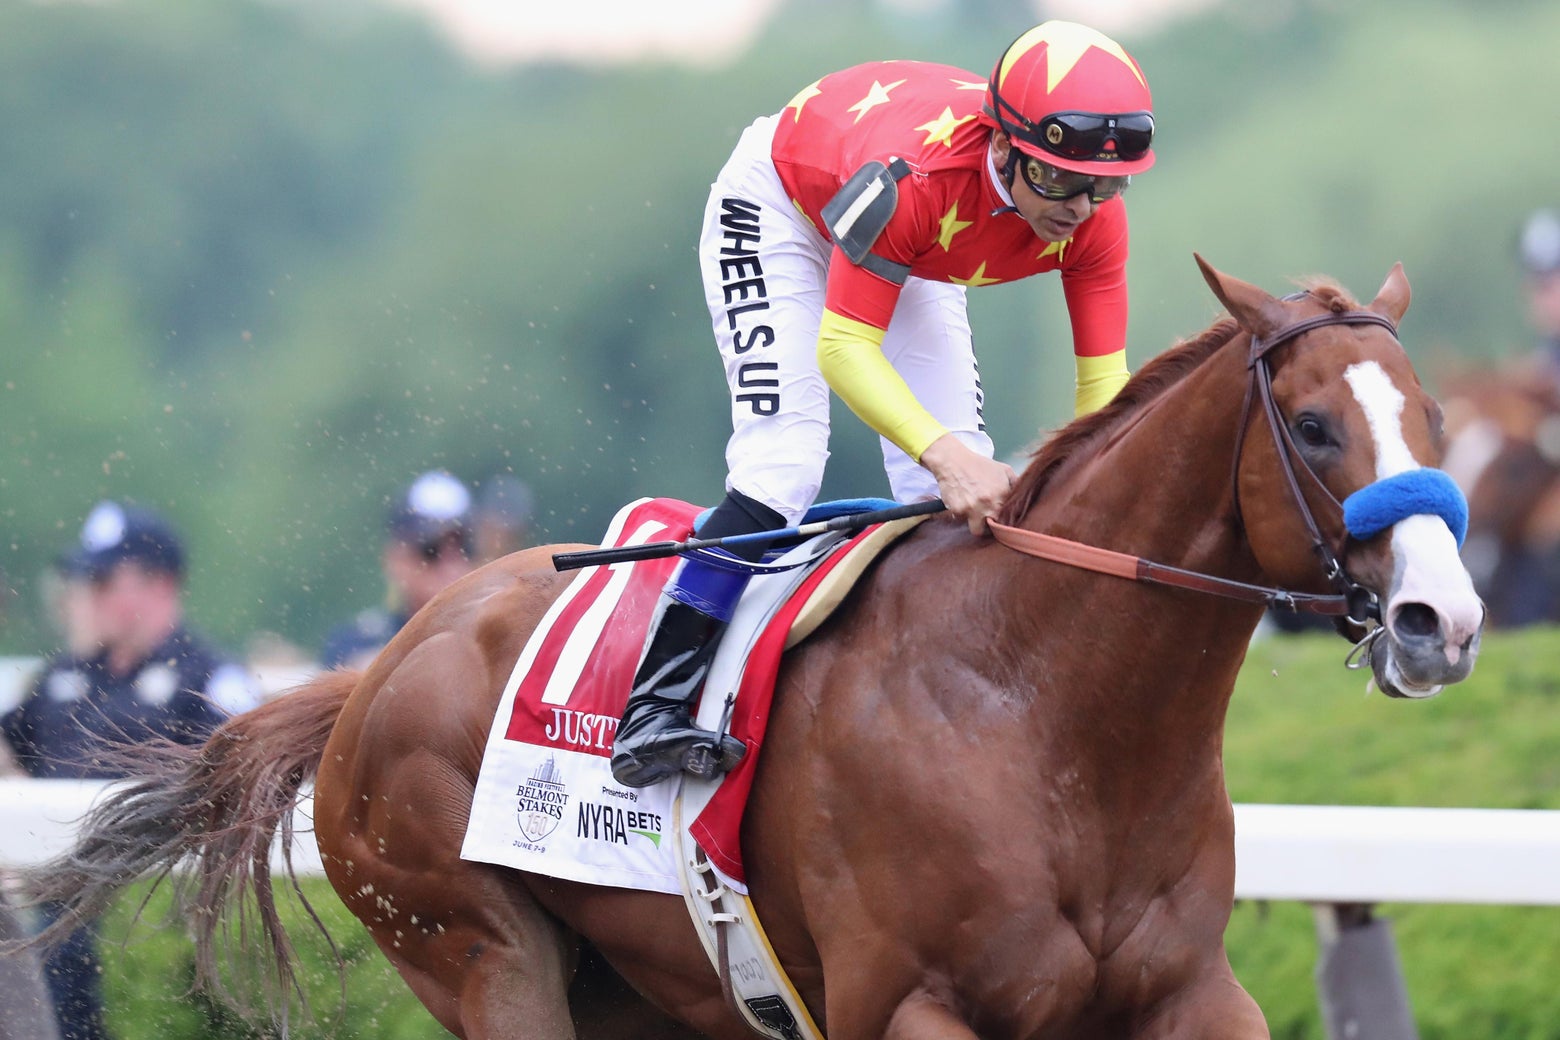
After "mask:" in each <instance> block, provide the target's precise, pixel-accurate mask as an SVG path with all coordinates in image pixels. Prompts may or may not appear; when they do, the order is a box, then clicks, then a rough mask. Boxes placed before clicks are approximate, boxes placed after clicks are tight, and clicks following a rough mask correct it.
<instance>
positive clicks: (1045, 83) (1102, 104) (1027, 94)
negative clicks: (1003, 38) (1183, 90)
mask: <svg viewBox="0 0 1560 1040" xmlns="http://www.w3.org/2000/svg"><path fill="white" fill-rule="evenodd" d="M983 116H984V121H985V122H986V123H988V124H989V125H991V126H995V127H998V128H1000V129H1002V130H1003V131H1005V132H1006V133H1007V135H1008V137H1009V138H1011V139H1012V141H1013V144H1014V145H1015V146H1017V149H1018V150H1019V151H1021V152H1023V153H1024V154H1026V155H1033V156H1035V157H1036V158H1038V159H1042V160H1044V161H1045V162H1047V163H1049V164H1051V165H1052V166H1055V167H1058V168H1059V169H1063V170H1071V171H1073V172H1075V173H1091V174H1102V175H1105V176H1124V175H1128V174H1134V173H1141V172H1143V171H1144V170H1146V169H1148V168H1149V167H1150V166H1152V165H1154V152H1153V150H1152V149H1151V148H1150V147H1149V145H1150V142H1151V141H1152V139H1153V136H1154V113H1153V96H1152V95H1151V94H1150V93H1149V89H1148V80H1147V79H1146V78H1144V76H1143V70H1142V69H1140V68H1138V64H1137V62H1136V61H1133V60H1132V56H1131V55H1130V54H1128V53H1127V52H1126V51H1125V50H1123V49H1122V47H1121V45H1120V44H1119V43H1117V42H1116V41H1115V40H1112V39H1111V38H1110V37H1109V36H1106V35H1105V34H1104V33H1102V32H1099V31H1097V30H1095V29H1090V28H1089V27H1088V26H1086V25H1079V24H1077V23H1076V22H1062V21H1050V22H1042V23H1041V24H1039V25H1037V26H1035V27H1034V28H1033V29H1030V30H1029V31H1028V32H1026V33H1024V35H1022V36H1020V37H1019V38H1018V39H1016V40H1014V41H1013V43H1012V44H1011V45H1009V47H1008V49H1007V50H1006V51H1004V52H1003V54H1002V57H1001V59H1000V60H999V61H998V62H997V67H996V68H995V69H993V70H992V73H991V81H990V82H989V83H988V84H987V85H986V104H985V106H984V112H983Z"/></svg>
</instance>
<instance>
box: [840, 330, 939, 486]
mask: <svg viewBox="0 0 1560 1040" xmlns="http://www.w3.org/2000/svg"><path fill="white" fill-rule="evenodd" d="M818 368H819V369H820V370H821V371H822V372H823V378H824V380H825V381H826V382H827V383H828V384H829V386H830V387H831V388H832V389H833V390H834V392H835V393H837V394H839V395H840V400H842V401H844V402H845V403H846V404H847V405H849V406H850V410H851V411H853V412H855V413H856V414H857V415H858V416H860V417H861V421H862V422H864V423H866V424H867V425H868V426H870V427H872V429H873V430H875V431H877V433H878V435H879V436H881V437H886V438H888V439H889V440H890V441H891V442H893V443H894V444H896V445H898V446H899V447H900V448H901V449H902V450H903V451H904V452H905V454H907V455H909V456H910V457H911V458H912V459H915V460H916V461H918V462H919V461H920V459H921V452H923V451H925V450H926V449H927V448H928V447H930V446H931V443H932V442H933V441H935V440H936V439H937V438H939V437H941V436H942V435H943V434H945V433H947V432H948V431H947V430H946V429H945V428H944V427H943V425H942V424H941V423H939V422H938V421H937V420H936V419H934V418H932V413H930V412H928V411H927V410H926V409H925V408H924V407H922V405H921V402H920V401H917V400H916V399H915V394H913V393H911V392H910V387H909V386H908V385H907V384H906V383H905V381H904V379H903V377H901V376H900V374H899V373H898V372H895V371H894V366H893V365H890V364H889V363H888V358H886V357H884V356H883V330H882V329H880V328H877V327H876V326H873V325H867V324H865V323H864V322H859V321H853V320H851V319H850V318H846V317H843V316H841V315H839V314H836V313H834V312H833V311H830V310H825V311H824V312H823V321H822V323H821V324H820V325H819V327H818Z"/></svg>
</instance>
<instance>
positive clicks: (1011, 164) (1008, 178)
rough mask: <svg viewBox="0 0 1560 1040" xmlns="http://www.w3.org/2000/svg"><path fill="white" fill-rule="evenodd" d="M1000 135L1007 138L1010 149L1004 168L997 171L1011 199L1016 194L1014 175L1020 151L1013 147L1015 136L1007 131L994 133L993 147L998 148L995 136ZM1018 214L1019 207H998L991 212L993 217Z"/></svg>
mask: <svg viewBox="0 0 1560 1040" xmlns="http://www.w3.org/2000/svg"><path fill="white" fill-rule="evenodd" d="M999 133H1000V134H1002V135H1003V136H1004V137H1006V138H1007V142H1008V148H1007V158H1006V159H1005V160H1003V162H1002V166H1001V167H1000V168H999V169H998V170H997V172H998V174H1000V177H999V179H1000V180H1001V182H1002V186H1003V187H1004V188H1006V189H1007V192H1008V195H1009V196H1010V197H1011V196H1012V195H1013V194H1014V189H1013V175H1014V174H1015V173H1017V172H1018V149H1017V148H1016V147H1014V145H1013V135H1012V134H1009V133H1008V132H1007V130H1005V129H1003V130H993V131H992V139H991V140H992V144H991V147H996V136H995V135H996V134H999ZM992 165H993V166H995V165H996V164H995V162H993V163H992ZM1017 212H1018V207H1017V206H998V207H997V208H996V209H994V210H992V211H991V215H992V216H993V217H1000V216H1001V215H1002V214H1004V213H1017Z"/></svg>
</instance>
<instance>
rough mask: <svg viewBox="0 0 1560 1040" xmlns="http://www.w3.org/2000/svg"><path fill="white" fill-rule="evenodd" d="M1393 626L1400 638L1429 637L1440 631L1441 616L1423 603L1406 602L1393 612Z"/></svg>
mask: <svg viewBox="0 0 1560 1040" xmlns="http://www.w3.org/2000/svg"><path fill="white" fill-rule="evenodd" d="M1392 628H1393V634H1394V635H1396V636H1397V637H1398V638H1399V639H1410V638H1417V639H1428V638H1430V637H1432V636H1434V635H1436V634H1437V633H1438V632H1440V630H1441V618H1440V615H1439V614H1437V613H1436V612H1435V610H1434V609H1432V608H1431V607H1428V606H1426V605H1425V604H1423V603H1405V604H1403V605H1402V606H1400V607H1398V608H1397V610H1396V611H1394V612H1393V621H1392Z"/></svg>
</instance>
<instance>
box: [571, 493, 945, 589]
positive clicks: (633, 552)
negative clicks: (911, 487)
mask: <svg viewBox="0 0 1560 1040" xmlns="http://www.w3.org/2000/svg"><path fill="white" fill-rule="evenodd" d="M946 508H947V506H945V505H943V502H942V499H940V498H933V499H929V500H927V501H925V502H912V503H910V504H909V505H904V506H893V507H891V508H889V509H874V510H870V511H869V512H865V513H846V514H845V515H843V516H836V517H831V518H830V519H828V520H819V521H816V522H814V523H810V524H801V525H799V526H797V527H782V528H780V529H778V530H774V531H755V532H753V533H752V534H728V535H726V536H725V537H724V538H690V539H688V540H687V541H685V542H646V543H645V544H644V545H623V546H618V547H615V548H611V549H583V550H580V551H579V552H565V553H554V554H553V568H554V569H555V570H560V571H570V570H575V569H576V568H579V567H599V566H602V565H604V564H609V563H632V562H633V561H635V560H656V559H660V558H661V557H663V556H676V555H677V554H678V553H682V552H688V551H689V550H692V549H721V548H725V547H728V546H732V545H751V544H754V543H759V542H775V541H779V540H780V539H782V538H811V537H812V536H813V535H815V534H823V533H824V532H825V531H856V530H860V529H861V528H863V527H868V526H870V525H872V524H881V523H884V522H886V521H889V520H902V519H904V518H905V517H907V516H923V515H925V514H927V513H940V512H942V511H943V510H944V509H946Z"/></svg>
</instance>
